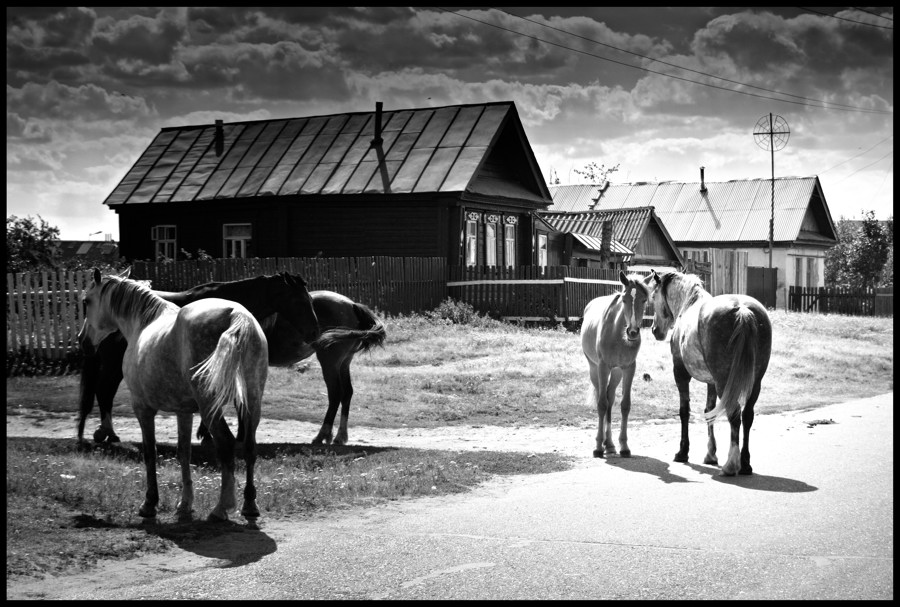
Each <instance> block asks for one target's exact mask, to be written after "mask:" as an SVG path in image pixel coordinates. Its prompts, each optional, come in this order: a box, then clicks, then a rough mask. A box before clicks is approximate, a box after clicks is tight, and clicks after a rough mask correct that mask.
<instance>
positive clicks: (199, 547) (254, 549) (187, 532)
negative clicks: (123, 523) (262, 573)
mask: <svg viewBox="0 0 900 607" xmlns="http://www.w3.org/2000/svg"><path fill="white" fill-rule="evenodd" d="M132 526H133V527H134V528H135V529H140V530H143V531H144V532H145V533H148V534H152V535H156V536H159V537H161V538H164V539H168V540H171V541H173V542H174V543H175V544H176V545H177V546H178V547H179V548H181V549H182V550H184V551H186V552H191V553H193V554H196V555H198V556H203V557H206V558H213V559H219V560H221V561H223V562H222V563H221V564H220V565H219V566H220V567H221V568H223V569H229V568H231V567H241V566H244V565H249V564H250V563H255V562H256V561H258V560H260V559H261V558H263V557H264V556H266V555H269V554H272V553H273V552H275V551H276V550H277V549H278V544H277V543H276V542H275V540H274V539H272V538H271V537H269V536H268V535H267V534H266V533H265V532H264V531H263V530H261V529H258V528H251V527H248V526H247V525H245V524H241V523H239V522H237V521H230V520H229V521H207V520H191V521H172V522H160V521H159V519H151V521H150V522H142V523H136V524H134V525H132Z"/></svg>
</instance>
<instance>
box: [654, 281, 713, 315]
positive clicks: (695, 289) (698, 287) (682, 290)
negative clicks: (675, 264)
mask: <svg viewBox="0 0 900 607" xmlns="http://www.w3.org/2000/svg"><path fill="white" fill-rule="evenodd" d="M676 279H677V282H676ZM672 282H676V288H677V290H678V297H679V298H680V300H681V303H680V305H679V307H678V311H681V310H683V309H685V308H686V307H688V306H690V305H693V303H694V302H696V301H697V299H698V298H699V297H700V295H701V294H703V293H706V289H705V288H704V287H703V280H702V279H701V278H700V277H699V276H697V275H696V274H683V273H681V272H667V273H665V274H663V276H662V282H661V283H660V285H659V286H660V288H661V289H662V293H663V296H665V298H666V301H668V298H669V286H670V285H671V283H672ZM678 311H676V310H672V312H673V314H675V315H676V316H677V312H678Z"/></svg>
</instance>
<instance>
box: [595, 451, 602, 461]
mask: <svg viewBox="0 0 900 607" xmlns="http://www.w3.org/2000/svg"><path fill="white" fill-rule="evenodd" d="M594 457H599V458H600V459H603V451H601V450H600V449H594Z"/></svg>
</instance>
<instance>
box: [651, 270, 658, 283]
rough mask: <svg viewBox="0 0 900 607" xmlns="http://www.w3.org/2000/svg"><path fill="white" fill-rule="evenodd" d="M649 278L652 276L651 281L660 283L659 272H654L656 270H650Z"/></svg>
mask: <svg viewBox="0 0 900 607" xmlns="http://www.w3.org/2000/svg"><path fill="white" fill-rule="evenodd" d="M650 278H652V279H653V282H655V283H656V284H659V283H660V279H659V274H657V273H656V270H650Z"/></svg>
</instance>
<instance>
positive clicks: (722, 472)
mask: <svg viewBox="0 0 900 607" xmlns="http://www.w3.org/2000/svg"><path fill="white" fill-rule="evenodd" d="M719 476H734V471H733V470H732V471H728V470H725V469H724V468H723V469H722V470H720V471H719Z"/></svg>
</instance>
